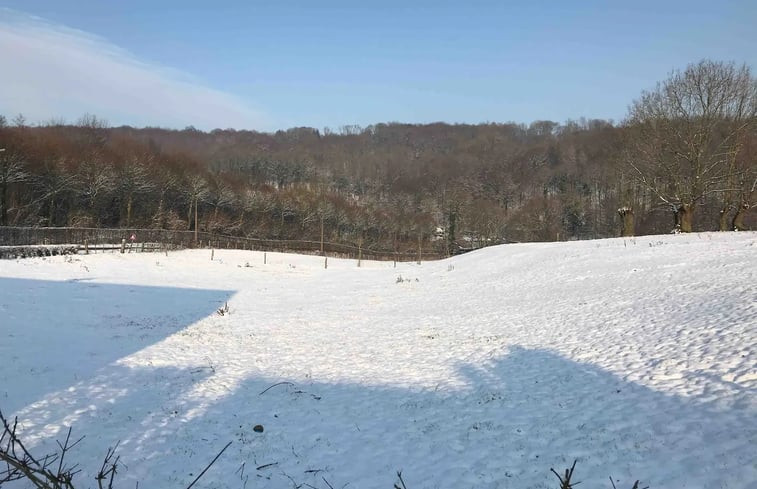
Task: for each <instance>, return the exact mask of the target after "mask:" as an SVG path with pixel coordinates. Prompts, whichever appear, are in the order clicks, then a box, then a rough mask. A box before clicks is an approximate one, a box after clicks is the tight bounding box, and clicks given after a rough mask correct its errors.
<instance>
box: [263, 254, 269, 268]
mask: <svg viewBox="0 0 757 489" xmlns="http://www.w3.org/2000/svg"><path fill="white" fill-rule="evenodd" d="M266 263H268V254H267V253H266V252H265V251H264V252H263V265H265V264H266Z"/></svg>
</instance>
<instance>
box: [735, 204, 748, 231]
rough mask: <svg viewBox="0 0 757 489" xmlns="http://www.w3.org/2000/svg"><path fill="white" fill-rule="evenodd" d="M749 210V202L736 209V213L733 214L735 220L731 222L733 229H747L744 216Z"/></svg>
mask: <svg viewBox="0 0 757 489" xmlns="http://www.w3.org/2000/svg"><path fill="white" fill-rule="evenodd" d="M747 212H749V205H748V204H742V205H740V206H739V208H738V209H737V210H736V215H734V216H733V221H732V222H731V229H733V230H734V231H746V230H747V229H746V226H745V225H744V217H746V213H747Z"/></svg>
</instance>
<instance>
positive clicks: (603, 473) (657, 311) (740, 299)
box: [0, 233, 757, 489]
mask: <svg viewBox="0 0 757 489" xmlns="http://www.w3.org/2000/svg"><path fill="white" fill-rule="evenodd" d="M328 265H329V267H328V269H324V268H323V259H322V258H319V257H313V256H297V255H286V254H272V253H269V254H268V255H267V263H266V264H263V257H262V253H258V252H244V251H222V250H221V251H219V250H217V251H216V252H215V260H213V261H211V260H210V253H209V252H207V251H203V250H197V251H182V252H175V253H169V255H168V256H165V255H158V254H151V255H141V254H139V255H120V254H116V255H110V254H107V255H105V254H104V255H89V256H86V257H83V256H80V257H77V258H75V259H73V260H72V259H71V258H70V257H69V258H68V259H66V258H64V257H51V258H46V259H31V260H22V261H17V262H9V261H6V262H0V318H2V319H0V321H1V324H0V332H2V342H0V359H2V360H3V362H2V363H0V408H2V409H3V410H4V411H5V412H9V411H10V412H11V413H13V414H15V415H18V416H19V418H20V419H22V420H24V434H25V436H27V437H28V438H29V439H30V440H31V441H32V445H35V446H36V448H37V449H39V450H43V451H44V449H45V448H46V447H51V446H52V441H53V440H54V438H55V437H56V436H57V437H59V436H61V434H62V432H63V430H64V429H65V427H67V426H69V425H73V426H74V428H75V430H76V432H77V433H79V434H84V435H87V438H86V439H85V440H84V442H82V445H81V446H80V447H78V451H77V452H76V453H75V454H74V457H78V459H77V461H80V462H81V463H82V466H83V469H84V472H83V473H82V475H81V476H80V477H82V480H86V481H87V484H89V483H90V481H91V478H90V477H91V476H92V474H93V473H94V471H96V470H97V468H99V467H98V466H97V465H98V460H99V459H100V458H101V456H102V454H103V453H104V451H105V449H106V448H107V446H109V445H111V444H113V443H115V441H117V440H121V445H120V446H121V450H122V457H123V458H122V459H123V461H124V463H125V464H126V466H127V467H128V470H126V471H125V472H123V473H122V474H121V480H122V482H123V483H124V485H125V486H126V487H128V486H130V485H133V481H137V480H138V481H140V486H142V487H185V486H186V485H187V484H188V483H189V482H190V481H191V480H192V479H193V478H194V475H192V474H195V475H196V474H197V471H198V470H201V469H202V468H203V467H204V466H205V465H206V464H207V463H208V461H209V460H210V459H211V458H212V457H213V455H214V454H215V452H217V450H219V449H220V448H221V447H222V446H223V445H224V444H225V443H226V442H227V441H233V442H234V443H233V445H232V447H231V448H229V450H228V451H227V452H226V453H225V454H224V455H223V457H222V458H221V459H219V461H218V462H217V463H216V464H215V465H214V466H213V468H212V469H211V471H209V472H208V474H207V475H206V476H205V477H204V478H203V479H202V480H201V482H200V483H199V486H200V487H240V488H241V487H270V488H279V487H292V486H293V485H297V484H303V483H307V484H310V485H312V486H315V487H319V488H320V487H323V488H325V487H327V485H326V484H325V483H324V480H323V479H324V478H325V480H328V481H329V483H330V484H331V485H333V487H343V486H344V485H345V484H348V483H349V487H355V488H374V487H375V488H379V487H381V488H386V487H391V486H392V484H393V483H394V482H396V476H395V472H396V470H399V469H402V470H403V478H404V480H405V482H406V483H407V485H408V487H409V488H413V489H416V488H433V487H456V488H457V487H476V488H499V487H502V488H504V487H514V488H531V487H533V488H536V487H554V486H555V482H556V480H555V479H554V476H553V475H551V474H550V473H549V468H550V467H555V468H559V467H565V466H569V465H570V464H571V463H572V460H573V459H574V458H578V460H579V462H578V466H577V469H576V472H577V476H576V478H577V479H578V480H581V481H583V485H585V486H586V487H607V486H608V485H609V481H607V476H608V475H610V474H612V475H613V477H614V478H615V479H617V480H619V481H620V482H619V484H618V487H621V485H622V486H627V487H630V485H631V484H632V483H633V481H634V480H635V479H637V478H639V479H642V482H643V483H644V484H645V485H647V484H648V485H650V486H651V487H653V488H661V487H707V488H710V487H711V488H716V487H717V488H719V487H730V488H734V487H736V488H742V487H743V488H746V487H757V458H755V456H754V453H755V449H756V448H757V423H755V420H757V351H756V348H755V346H756V345H757V234H755V233H723V234H720V233H711V234H706V233H704V234H694V235H665V236H650V237H643V238H635V239H608V240H597V241H583V242H571V243H544V244H523V245H505V246H498V247H492V248H488V249H485V250H481V251H477V252H473V253H470V254H467V255H463V256H459V257H455V258H451V259H448V260H443V261H439V262H431V263H424V264H423V265H421V266H418V265H415V264H410V263H401V264H398V266H397V268H393V267H392V263H379V262H365V261H364V262H363V267H361V268H357V266H356V262H355V261H353V260H333V259H329V263H328ZM400 279H401V280H400ZM226 302H228V305H229V309H230V311H231V314H230V315H223V316H221V315H219V314H217V313H216V310H217V309H218V308H220V307H222V306H223V305H224V303H226ZM280 382H285V383H281V384H279V383H280ZM274 384H277V385H275V386H273V385H274ZM271 386H273V387H271ZM269 387H270V388H269ZM264 391H265V392H264ZM257 424H260V425H263V426H264V428H265V431H264V432H263V433H256V432H254V431H253V429H252V427H253V426H254V425H257ZM258 467H260V468H259V469H258Z"/></svg>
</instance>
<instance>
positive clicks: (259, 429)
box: [252, 424, 263, 433]
mask: <svg viewBox="0 0 757 489" xmlns="http://www.w3.org/2000/svg"><path fill="white" fill-rule="evenodd" d="M252 431H254V432H255V433H262V432H263V425H262V424H256V425H255V426H253V428H252Z"/></svg>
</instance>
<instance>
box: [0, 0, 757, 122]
mask: <svg viewBox="0 0 757 489" xmlns="http://www.w3.org/2000/svg"><path fill="white" fill-rule="evenodd" d="M0 7H5V9H4V10H0V66H3V65H4V66H6V67H8V66H10V67H11V68H10V69H8V68H6V69H7V70H8V71H9V72H11V71H13V72H16V74H11V75H10V81H7V80H6V81H5V82H3V81H0V84H4V85H5V86H4V90H3V91H2V92H3V94H0V113H3V114H5V115H6V116H7V117H9V116H12V115H13V114H15V113H16V112H24V113H25V114H28V116H27V117H28V118H29V119H30V120H45V119H50V118H53V117H58V118H64V119H67V120H73V119H75V118H76V117H78V116H79V115H81V114H83V113H85V112H90V113H95V114H97V115H100V116H102V117H104V118H106V119H108V120H109V121H110V122H111V123H112V124H133V125H160V126H168V127H184V126H185V125H189V124H194V125H195V126H197V127H200V128H203V129H210V128H213V127H236V128H249V129H260V130H275V129H279V128H286V127H292V126H312V127H317V128H323V127H325V126H329V127H331V128H338V127H339V126H341V125H345V124H360V125H368V124H371V123H377V122H388V121H400V122H432V121H446V122H468V123H478V122H488V121H495V122H505V121H516V122H525V123H528V122H531V121H533V120H538V119H551V120H556V121H564V120H566V119H568V118H573V119H577V118H579V117H587V118H609V119H614V120H616V121H617V120H620V119H622V118H623V117H624V115H625V113H626V109H627V107H628V104H629V103H630V102H631V101H632V100H633V99H634V98H635V97H637V96H638V95H639V93H640V92H641V90H642V89H645V88H651V87H652V86H654V84H655V83H656V82H657V81H659V80H661V79H663V78H665V77H666V75H667V74H668V73H669V72H670V70H672V69H674V68H683V67H685V66H686V64H688V63H690V62H695V61H698V60H700V59H702V58H712V59H717V60H735V61H737V62H746V63H747V64H748V65H750V66H751V67H752V69H753V70H754V69H757V27H755V26H757V2H755V1H732V2H721V4H717V3H716V2H712V1H711V0H709V1H698V0H693V1H686V2H681V1H663V0H658V1H656V2H647V1H635V2H631V1H623V2H614V1H610V0H605V1H582V2H579V1H568V0H565V1H542V2H540V1H532V2H525V1H523V2H507V1H500V2H482V1H468V2H463V1H456V2H446V1H433V2H432V1H422V2H412V1H406V2H396V1H393V0H385V1H383V2H371V3H370V4H364V5H360V4H359V3H358V2H330V1H325V0H324V1H321V2H286V1H281V2H272V1H266V2H257V1H242V0H237V1H223V0H218V1H215V2H208V1H195V0H184V1H173V0H166V1H157V0H153V1H145V0H130V1H103V0H79V1H77V0H69V1H67V2H61V1H60V0H0ZM85 54H86V55H85ZM48 58H49V59H48ZM119 64H125V66H120V65H119ZM13 68H17V69H16V70H13ZM2 71H6V70H2ZM4 77H5V75H4ZM32 78H34V80H32ZM37 78H39V80H37ZM14 90H18V93H16V92H14Z"/></svg>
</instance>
